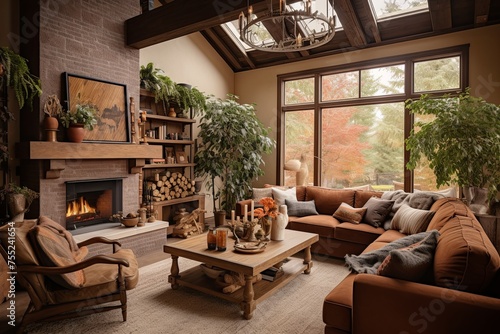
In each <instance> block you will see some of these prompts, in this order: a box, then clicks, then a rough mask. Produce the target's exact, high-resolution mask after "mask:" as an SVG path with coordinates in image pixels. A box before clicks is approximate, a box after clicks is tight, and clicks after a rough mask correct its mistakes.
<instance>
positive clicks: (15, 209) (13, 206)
mask: <svg viewBox="0 0 500 334" xmlns="http://www.w3.org/2000/svg"><path fill="white" fill-rule="evenodd" d="M7 204H8V206H9V213H10V216H11V219H10V220H11V221H13V222H15V223H18V222H22V221H23V220H24V213H25V212H26V197H24V195H23V194H9V195H8V196H7Z"/></svg>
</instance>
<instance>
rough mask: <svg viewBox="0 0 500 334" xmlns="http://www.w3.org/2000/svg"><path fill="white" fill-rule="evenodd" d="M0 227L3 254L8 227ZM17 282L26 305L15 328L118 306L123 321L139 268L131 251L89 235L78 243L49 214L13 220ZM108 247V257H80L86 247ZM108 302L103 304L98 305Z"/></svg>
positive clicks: (6, 243)
mask: <svg viewBox="0 0 500 334" xmlns="http://www.w3.org/2000/svg"><path fill="white" fill-rule="evenodd" d="M12 228H13V226H11V225H5V226H3V227H1V228H0V241H1V242H2V247H0V252H1V253H2V256H3V257H4V258H6V257H7V253H6V251H5V249H4V248H5V245H8V240H9V239H8V238H9V229H12ZM15 243H16V265H17V281H18V283H19V284H20V285H21V286H22V287H23V288H24V289H25V290H26V291H27V292H28V294H29V297H30V305H29V306H28V308H27V312H26V314H25V315H24V316H23V318H22V322H21V324H20V325H19V326H18V328H17V331H18V332H19V333H22V332H23V330H24V327H25V326H26V325H27V324H29V323H33V322H39V321H49V320H58V319H64V318H69V317H74V316H83V315H87V314H91V313H98V312H104V311H108V310H113V309H121V310H122V317H123V321H126V320H127V295H126V290H130V289H133V288H135V287H136V285H137V283H138V280H139V270H138V265H137V260H136V258H135V255H134V253H133V252H132V250H130V249H118V247H120V246H121V245H120V243H119V242H117V241H114V240H109V239H106V238H100V237H96V238H92V239H89V240H86V241H83V242H81V243H79V244H76V242H75V241H74V239H73V237H72V235H71V234H70V233H69V232H68V231H66V229H64V227H62V226H61V225H59V224H57V223H56V222H54V221H52V220H50V219H49V218H47V217H40V218H39V219H38V221H34V220H31V221H25V222H21V223H16V224H15ZM93 243H105V244H109V245H111V246H110V248H111V247H112V250H113V252H110V254H109V255H97V256H94V257H91V258H87V259H83V257H85V255H86V254H87V247H86V246H87V245H90V244H93ZM102 304H106V305H102Z"/></svg>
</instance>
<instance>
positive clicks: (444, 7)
mask: <svg viewBox="0 0 500 334" xmlns="http://www.w3.org/2000/svg"><path fill="white" fill-rule="evenodd" d="M428 3H429V11H430V12H431V22H432V30H433V31H440V30H446V29H451V28H452V22H451V0H430V1H429V2H428Z"/></svg>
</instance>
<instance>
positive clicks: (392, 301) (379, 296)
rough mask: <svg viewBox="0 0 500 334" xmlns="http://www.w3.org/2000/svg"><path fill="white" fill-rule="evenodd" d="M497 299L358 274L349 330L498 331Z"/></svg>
mask: <svg viewBox="0 0 500 334" xmlns="http://www.w3.org/2000/svg"><path fill="white" fill-rule="evenodd" d="M499 314H500V299H497V298H492V297H487V296H482V295H477V294H473V293H468V292H463V291H458V290H452V289H446V288H441V287H437V286H432V285H425V284H420V283H414V282H408V281H403V280H397V279H392V278H388V277H383V276H377V275H368V274H359V275H357V276H356V278H355V279H354V285H353V309H352V329H353V331H352V333H354V334H356V333H498V332H499V325H498V315H499Z"/></svg>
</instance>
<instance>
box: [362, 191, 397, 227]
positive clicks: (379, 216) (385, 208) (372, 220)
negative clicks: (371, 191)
mask: <svg viewBox="0 0 500 334" xmlns="http://www.w3.org/2000/svg"><path fill="white" fill-rule="evenodd" d="M393 205H394V201H392V200H387V199H381V198H378V197H371V198H370V199H369V200H368V201H367V202H366V203H365V204H364V205H363V208H366V213H365V216H364V217H363V220H362V221H361V222H362V223H365V224H369V225H372V226H375V227H380V226H382V224H384V222H385V220H386V218H387V215H388V214H389V213H390V212H391V209H392V206H393Z"/></svg>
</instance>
